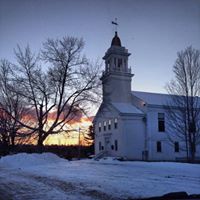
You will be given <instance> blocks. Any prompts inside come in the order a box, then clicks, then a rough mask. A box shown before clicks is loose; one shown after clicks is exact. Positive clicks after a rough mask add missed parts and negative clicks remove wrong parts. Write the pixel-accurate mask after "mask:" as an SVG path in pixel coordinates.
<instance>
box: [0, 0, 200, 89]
mask: <svg viewBox="0 0 200 200" xmlns="http://www.w3.org/2000/svg"><path fill="white" fill-rule="evenodd" d="M116 17H117V18H118V23H119V27H118V33H119V36H120V38H121V42H122V45H123V46H125V47H126V48H128V50H129V52H130V53H131V54H132V55H131V56H130V57H129V66H131V67H132V72H133V73H134V74H135V76H134V77H133V80H132V89H133V90H141V91H149V92H162V93H165V92H166V91H165V89H164V86H165V84H166V83H167V82H168V81H170V80H171V78H172V77H173V73H172V66H173V64H174V62H175V60H176V54H177V51H180V50H182V49H184V48H186V47H187V46H189V45H192V46H193V47H195V48H197V49H200V0H101V1H100V0H99V1H97V0H79V1H78V0H73V1H72V0H71V1H69V0H15V1H13V0H0V58H7V59H9V60H11V61H14V54H13V48H14V47H16V45H17V44H19V45H21V46H25V45H26V44H27V43H28V44H29V45H30V47H31V48H32V49H33V50H34V51H38V50H39V49H40V48H41V46H42V42H44V41H45V40H46V39H47V38H59V37H63V36H66V35H69V36H76V37H83V39H84V40H85V43H86V46H85V49H84V52H85V54H86V55H87V57H89V58H90V59H92V60H95V59H97V58H99V59H101V58H102V57H103V56H104V54H105V51H106V50H107V49H108V48H109V47H110V43H111V40H112V37H113V36H114V28H113V26H112V25H111V21H112V20H113V19H115V18H116Z"/></svg>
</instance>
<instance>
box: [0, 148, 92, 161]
mask: <svg viewBox="0 0 200 200" xmlns="http://www.w3.org/2000/svg"><path fill="white" fill-rule="evenodd" d="M46 152H50V153H54V154H57V155H58V156H59V157H61V158H65V159H69V160H71V159H73V158H78V157H80V158H87V157H88V156H90V155H93V154H94V145H91V146H78V145H69V146H66V145H44V146H43V148H42V150H41V148H40V147H38V146H36V145H16V146H15V151H13V152H10V151H9V149H8V148H3V146H1V145H0V156H4V155H7V154H8V153H10V154H12V153H13V154H15V153H46Z"/></svg>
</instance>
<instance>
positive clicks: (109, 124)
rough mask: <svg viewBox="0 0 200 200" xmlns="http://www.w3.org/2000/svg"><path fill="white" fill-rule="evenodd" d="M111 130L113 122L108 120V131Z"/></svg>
mask: <svg viewBox="0 0 200 200" xmlns="http://www.w3.org/2000/svg"><path fill="white" fill-rule="evenodd" d="M110 129H111V120H110V119H109V120H108V130H110Z"/></svg>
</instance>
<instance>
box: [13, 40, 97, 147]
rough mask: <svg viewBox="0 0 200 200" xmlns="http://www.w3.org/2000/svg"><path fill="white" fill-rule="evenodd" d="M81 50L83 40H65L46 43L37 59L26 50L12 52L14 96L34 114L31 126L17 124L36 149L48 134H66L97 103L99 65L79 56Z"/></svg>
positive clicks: (41, 144)
mask: <svg viewBox="0 0 200 200" xmlns="http://www.w3.org/2000/svg"><path fill="white" fill-rule="evenodd" d="M83 47H84V43H83V40H82V39H80V40H79V39H77V38H73V37H64V38H62V39H61V40H53V39H48V40H47V41H46V42H45V43H44V45H43V51H42V53H41V55H40V56H39V55H34V54H33V53H32V52H31V50H30V48H29V47H26V49H25V51H23V50H22V49H21V48H20V47H19V46H18V48H17V50H16V51H15V54H16V57H17V61H18V64H17V65H16V67H15V69H16V70H15V75H14V76H15V82H16V84H17V85H18V89H17V91H16V93H17V94H19V95H20V96H21V97H23V98H24V99H26V102H27V104H28V105H27V107H28V108H29V109H31V110H32V111H33V113H34V114H33V123H32V124H31V125H29V124H26V123H23V122H21V121H18V122H19V123H20V124H21V125H23V126H24V127H25V128H26V129H28V130H29V131H30V132H32V133H34V135H35V137H36V139H37V144H38V146H43V142H44V141H45V139H46V138H47V137H48V136H49V135H51V134H58V133H60V132H63V131H64V132H68V131H69V130H68V128H67V123H68V122H69V121H71V120H72V119H74V118H75V117H76V116H77V115H80V112H82V113H83V112H85V111H86V109H85V108H86V106H87V105H88V103H89V102H95V101H98V98H97V97H98V94H97V93H96V91H97V89H98V87H99V76H98V74H99V65H98V64H97V65H91V64H90V63H89V61H88V59H86V57H85V56H82V54H81V53H82V50H83ZM43 61H45V63H44V62H43ZM41 65H43V68H42V67H41ZM49 65H50V67H48V66H49ZM12 117H13V116H12Z"/></svg>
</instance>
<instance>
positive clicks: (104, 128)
mask: <svg viewBox="0 0 200 200" xmlns="http://www.w3.org/2000/svg"><path fill="white" fill-rule="evenodd" d="M103 130H104V131H106V122H104V123H103Z"/></svg>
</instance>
